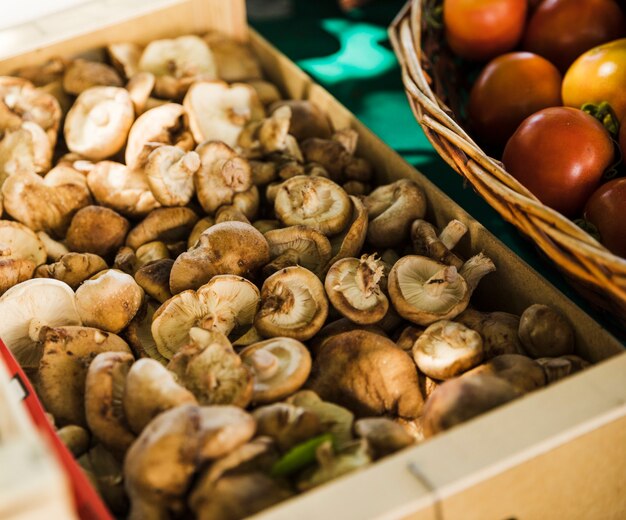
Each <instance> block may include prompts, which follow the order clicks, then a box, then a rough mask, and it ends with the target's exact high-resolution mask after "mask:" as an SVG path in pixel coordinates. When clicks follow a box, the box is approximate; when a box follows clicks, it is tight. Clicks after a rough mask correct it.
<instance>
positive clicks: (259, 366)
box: [239, 338, 311, 403]
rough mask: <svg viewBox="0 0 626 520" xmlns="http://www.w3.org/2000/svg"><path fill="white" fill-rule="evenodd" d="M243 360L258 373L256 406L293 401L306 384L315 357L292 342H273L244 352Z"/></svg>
mask: <svg viewBox="0 0 626 520" xmlns="http://www.w3.org/2000/svg"><path fill="white" fill-rule="evenodd" d="M239 356H240V357H241V359H242V360H243V362H244V363H245V364H246V365H248V366H249V367H250V368H251V369H252V372H253V373H254V393H253V395H252V401H253V402H255V403H272V402H274V401H280V400H282V399H285V398H287V397H289V396H290V395H291V394H293V393H295V392H297V391H298V390H299V389H300V387H301V386H302V385H303V384H304V383H305V382H306V380H307V378H308V377H309V373H310V372H311V354H310V353H309V351H308V349H307V348H306V347H305V346H304V345H303V344H302V343H300V342H299V341H297V340H295V339H292V338H272V339H267V340H265V341H260V342H258V343H254V344H252V345H250V346H248V347H246V348H245V349H243V350H242V351H241V352H240V353H239Z"/></svg>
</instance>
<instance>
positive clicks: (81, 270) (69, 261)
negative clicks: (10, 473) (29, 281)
mask: <svg viewBox="0 0 626 520" xmlns="http://www.w3.org/2000/svg"><path fill="white" fill-rule="evenodd" d="M106 268H107V263H106V262H105V261H104V259H102V258H101V257H99V256H98V255H94V254H91V253H67V254H65V255H63V256H62V257H61V258H59V259H58V260H57V261H56V262H54V263H52V264H48V265H41V266H39V267H38V268H37V270H36V271H35V278H54V279H55V280H60V281H62V282H65V283H66V284H67V285H69V286H70V287H71V288H72V289H74V290H76V289H77V288H78V286H79V285H80V284H81V283H83V282H84V281H85V280H87V279H88V278H91V277H92V276H93V275H95V274H97V273H99V272H100V271H104V270H105V269H106Z"/></svg>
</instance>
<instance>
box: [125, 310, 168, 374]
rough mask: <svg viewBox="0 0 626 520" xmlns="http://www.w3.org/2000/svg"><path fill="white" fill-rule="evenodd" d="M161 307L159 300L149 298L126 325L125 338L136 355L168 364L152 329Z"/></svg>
mask: <svg viewBox="0 0 626 520" xmlns="http://www.w3.org/2000/svg"><path fill="white" fill-rule="evenodd" d="M159 307H160V305H159V302H157V301H155V300H153V299H152V298H148V299H147V301H146V302H145V303H144V304H143V305H142V306H141V308H140V309H139V310H138V311H137V314H135V317H134V318H133V319H132V320H131V322H130V323H129V324H128V326H127V327H126V330H125V331H124V338H125V339H126V341H128V343H129V345H130V347H131V348H132V350H133V352H134V354H135V357H137V358H145V357H148V358H151V359H155V360H156V361H158V362H159V363H161V364H162V365H167V363H168V361H169V360H168V359H167V358H166V357H164V356H162V355H161V354H160V353H159V350H158V349H157V346H156V342H155V341H154V338H153V337H152V331H151V327H152V319H153V317H154V313H155V312H156V311H157V309H158V308H159Z"/></svg>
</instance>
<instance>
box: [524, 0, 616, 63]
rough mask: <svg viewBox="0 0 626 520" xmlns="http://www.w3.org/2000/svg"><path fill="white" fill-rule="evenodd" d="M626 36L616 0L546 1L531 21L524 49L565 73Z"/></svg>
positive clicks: (538, 8)
mask: <svg viewBox="0 0 626 520" xmlns="http://www.w3.org/2000/svg"><path fill="white" fill-rule="evenodd" d="M623 36H626V20H625V19H624V15H623V13H622V11H621V9H620V8H619V6H618V5H617V3H616V2H615V1H614V0H544V1H543V2H542V3H541V4H540V5H539V6H538V7H537V9H536V10H535V12H534V13H533V15H532V16H531V17H530V20H529V21H528V26H527V27H526V32H525V34H524V40H523V48H524V50H527V51H530V52H534V53H536V54H539V55H541V56H543V57H544V58H546V59H548V60H550V61H551V62H552V63H554V64H555V65H556V66H557V67H558V68H559V69H560V70H561V71H562V72H565V71H566V70H567V68H568V67H569V66H570V65H571V64H572V63H573V62H574V60H575V59H576V58H578V56H580V55H581V54H582V53H583V52H585V51H588V50H589V49H591V48H593V47H596V46H597V45H600V44H602V43H606V42H610V41H611V40H616V39H617V38H622V37H623Z"/></svg>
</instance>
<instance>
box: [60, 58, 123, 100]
mask: <svg viewBox="0 0 626 520" xmlns="http://www.w3.org/2000/svg"><path fill="white" fill-rule="evenodd" d="M98 86H102V87H121V86H123V85H122V78H120V76H119V74H118V73H117V71H116V70H115V69H114V68H113V67H110V66H109V65H106V64H104V63H99V62H97V61H88V60H81V59H78V60H74V61H72V62H71V63H70V64H69V66H68V67H67V68H66V69H65V74H64V75H63V88H64V89H65V91H66V92H68V93H70V94H74V95H75V96H78V95H79V94H81V93H82V92H84V91H85V90H87V89H88V88H91V87H98Z"/></svg>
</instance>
